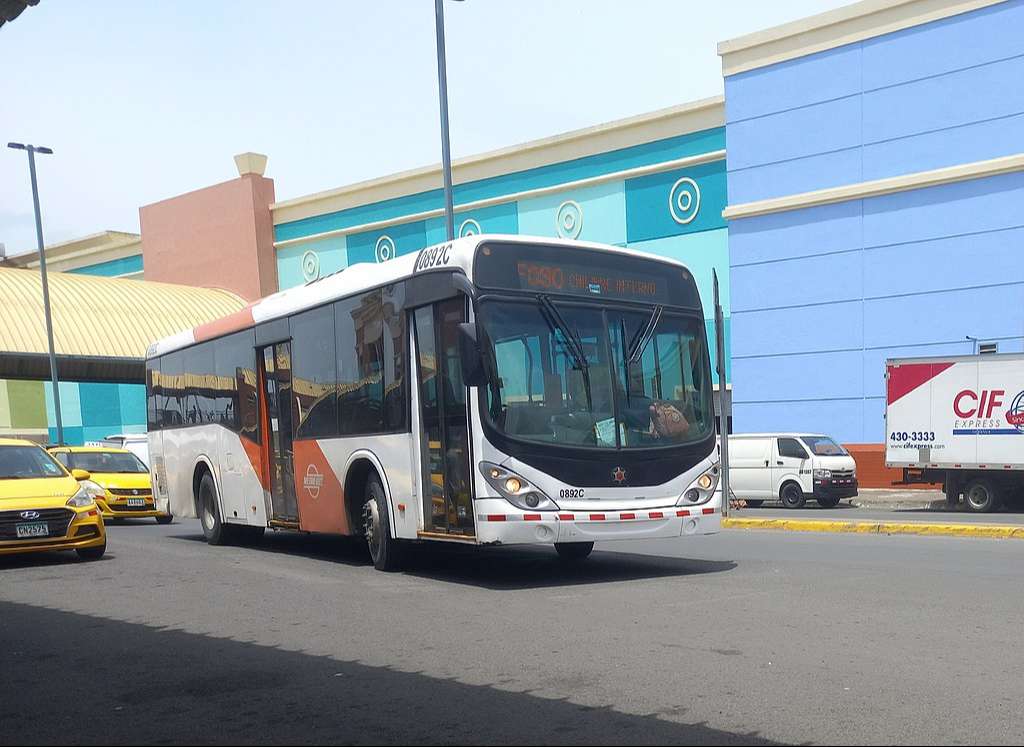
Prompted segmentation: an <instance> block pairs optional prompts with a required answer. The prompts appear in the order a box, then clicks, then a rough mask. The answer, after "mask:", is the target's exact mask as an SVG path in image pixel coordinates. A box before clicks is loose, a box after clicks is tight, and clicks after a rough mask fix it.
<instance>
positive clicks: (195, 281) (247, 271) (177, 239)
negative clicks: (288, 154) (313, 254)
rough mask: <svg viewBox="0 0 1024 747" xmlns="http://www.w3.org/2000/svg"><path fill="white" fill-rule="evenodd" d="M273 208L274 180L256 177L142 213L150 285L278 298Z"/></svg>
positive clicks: (179, 198)
mask: <svg viewBox="0 0 1024 747" xmlns="http://www.w3.org/2000/svg"><path fill="white" fill-rule="evenodd" d="M263 162H264V163H265V159H264V161H263ZM240 170H241V166H240ZM260 171H262V169H260ZM273 202H274V180H273V179H267V178H265V177H264V176H262V174H261V173H252V172H250V173H243V174H242V175H241V176H239V177H238V178H237V179H232V180H231V181H227V182H223V183H221V184H215V185H213V186H212V187H206V188H204V189H198V190H196V191H195V192H188V193H187V194H183V195H178V196H177V197H171V198H169V199H166V200H162V201H161V202H155V203H153V204H152V205H145V206H143V207H141V208H139V222H140V224H141V227H142V261H143V264H144V268H145V277H146V280H154V281H157V282H163V283H178V284H181V285H195V286H201V287H208V288H224V289H226V290H230V291H233V292H235V293H237V294H238V295H240V296H242V297H243V298H245V299H246V300H249V301H253V300H255V299H257V298H261V297H263V296H266V295H269V294H270V293H274V292H276V291H277V263H276V261H275V257H274V224H273V219H272V217H271V214H270V206H271V204H273Z"/></svg>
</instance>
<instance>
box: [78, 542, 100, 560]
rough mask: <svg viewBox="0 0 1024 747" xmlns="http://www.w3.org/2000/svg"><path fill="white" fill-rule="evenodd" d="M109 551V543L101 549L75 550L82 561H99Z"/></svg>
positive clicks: (85, 548) (84, 548) (86, 548)
mask: <svg viewBox="0 0 1024 747" xmlns="http://www.w3.org/2000/svg"><path fill="white" fill-rule="evenodd" d="M106 551H107V543H106V542H104V543H103V544H102V545H100V546H99V547H83V548H81V549H80V550H75V552H76V553H78V557H80V558H81V559H82V560H99V559H100V558H102V557H103V553H105V552H106Z"/></svg>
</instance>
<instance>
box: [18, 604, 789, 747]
mask: <svg viewBox="0 0 1024 747" xmlns="http://www.w3.org/2000/svg"><path fill="white" fill-rule="evenodd" d="M0 633H2V636H3V640H4V647H5V657H4V659H5V667H4V670H5V671H4V684H5V695H4V697H3V698H2V699H0V723H2V724H3V741H4V742H6V743H14V744H24V743H33V744H68V743H97V744H100V743H102V744H118V743H133V744H144V743H160V744H181V743H188V744H197V743H199V744H203V743H218V744H249V743H257V742H258V743H268V744H269V743H287V744H295V743H310V744H337V743H353V742H358V743H378V744H421V743H447V744H481V743H519V744H544V743H560V744H611V743H636V744H769V742H766V741H764V740H762V739H760V738H758V737H757V736H756V735H755V734H737V733H731V732H726V731H719V730H716V729H712V728H709V727H707V726H705V725H704V724H683V723H678V722H675V721H668V720H664V719H662V718H660V717H659V714H649V715H629V714H624V713H620V712H617V711H615V710H613V709H611V708H610V707H598V708H595V707H586V706H581V705H576V704H573V703H571V702H568V701H566V700H550V699H545V698H542V697H538V696H536V695H532V694H530V693H529V692H511V691H505V690H499V689H497V686H500V684H502V683H510V682H511V680H510V679H505V678H504V677H502V676H498V677H497V682H496V683H493V684H488V685H467V684H463V683H460V682H457V681H455V680H454V679H439V678H436V677H430V676H426V675H423V674H419V673H406V672H400V671H396V670H393V669H390V668H386V667H371V666H367V665H364V664H359V663H357V662H352V661H337V660H334V659H330V658H328V657H326V656H316V655H310V654H306V653H302V652H294V651H285V650H281V649H277V648H273V647H268V646H261V645H257V644H252V643H244V642H239V641H232V640H229V639H224V638H212V637H208V636H204V635H197V634H193V633H186V632H182V631H178V630H165V629H158V628H154V627H150V626H148V625H142V624H138V623H127V622H121V621H117V620H108V619H104V618H99V617H92V616H88V615H81V614H77V613H70V612H63V611H59V610H52V609H46V608H41V607H33V606H29V605H22V604H13V603H10V602H0ZM338 633H339V635H344V630H341V629H339V631H338ZM477 655H481V652H480V650H479V649H477ZM482 655H486V654H485V653H483V654H482ZM76 690H77V693H76ZM76 694H77V695H79V696H81V695H86V700H84V701H82V703H81V704H79V705H81V706H82V707H76V706H72V705H70V703H69V702H68V697H69V696H74V695H76ZM87 694H88V695H92V694H95V695H96V696H97V697H96V699H95V700H91V699H90V698H89V697H88V695H87ZM680 697H681V698H684V697H685V696H684V695H682V694H681V695H680ZM87 701H88V702H87ZM62 704H63V705H62Z"/></svg>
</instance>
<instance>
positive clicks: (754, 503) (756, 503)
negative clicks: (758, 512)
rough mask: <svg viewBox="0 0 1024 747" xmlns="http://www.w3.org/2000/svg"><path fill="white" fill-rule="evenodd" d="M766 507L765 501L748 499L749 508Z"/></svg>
mask: <svg viewBox="0 0 1024 747" xmlns="http://www.w3.org/2000/svg"><path fill="white" fill-rule="evenodd" d="M763 505H764V501H760V500H759V501H752V500H750V499H749V498H747V508H761V506H763Z"/></svg>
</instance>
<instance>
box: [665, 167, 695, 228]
mask: <svg viewBox="0 0 1024 747" xmlns="http://www.w3.org/2000/svg"><path fill="white" fill-rule="evenodd" d="M668 210H669V212H670V213H671V214H672V220H674V221H675V222H676V223H679V224H680V225H683V226H685V225H686V224H687V223H689V222H691V221H692V220H693V219H694V218H696V217H697V213H698V212H699V211H700V187H698V186H697V182H695V181H694V180H693V179H691V178H690V177H688V176H684V177H683V178H682V179H680V180H678V181H677V182H676V183H675V184H673V185H672V189H671V190H670V191H669V193H668Z"/></svg>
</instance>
